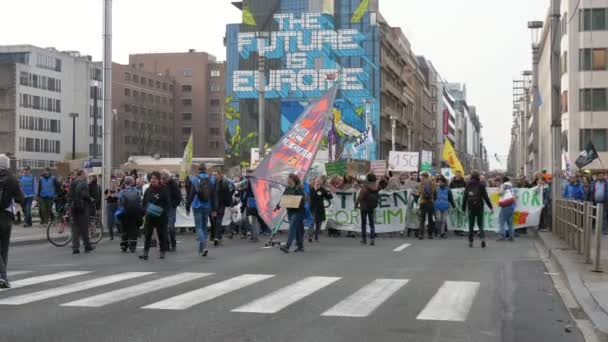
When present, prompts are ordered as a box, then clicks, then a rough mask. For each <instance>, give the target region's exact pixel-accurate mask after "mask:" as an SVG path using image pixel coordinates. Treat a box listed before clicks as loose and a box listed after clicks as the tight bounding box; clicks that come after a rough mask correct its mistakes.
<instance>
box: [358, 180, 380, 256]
mask: <svg viewBox="0 0 608 342" xmlns="http://www.w3.org/2000/svg"><path fill="white" fill-rule="evenodd" d="M376 180H377V179H376V175H374V174H373V173H370V174H368V175H367V177H366V182H365V184H363V186H362V187H361V190H360V191H359V196H358V197H357V206H358V207H359V209H360V211H361V243H362V244H364V245H366V244H367V223H368V221H369V238H370V243H369V244H370V246H374V245H375V239H376V222H375V215H374V212H375V210H376V208H377V207H378V202H379V200H380V199H379V194H378V191H379V190H378V185H377V184H376Z"/></svg>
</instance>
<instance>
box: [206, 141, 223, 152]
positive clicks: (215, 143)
mask: <svg viewBox="0 0 608 342" xmlns="http://www.w3.org/2000/svg"><path fill="white" fill-rule="evenodd" d="M209 148H210V149H212V150H217V149H218V148H220V142H219V141H210V142H209Z"/></svg>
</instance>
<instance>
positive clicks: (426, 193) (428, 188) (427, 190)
mask: <svg viewBox="0 0 608 342" xmlns="http://www.w3.org/2000/svg"><path fill="white" fill-rule="evenodd" d="M420 197H421V198H422V199H423V200H426V201H432V200H433V183H431V181H428V180H427V181H423V182H422V193H421V194H420Z"/></svg>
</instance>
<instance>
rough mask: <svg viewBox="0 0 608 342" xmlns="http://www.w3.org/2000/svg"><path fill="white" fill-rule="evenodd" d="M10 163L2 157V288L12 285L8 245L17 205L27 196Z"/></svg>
mask: <svg viewBox="0 0 608 342" xmlns="http://www.w3.org/2000/svg"><path fill="white" fill-rule="evenodd" d="M8 167H9V165H8V163H7V162H6V160H5V159H2V158H0V194H1V195H2V196H1V197H0V288H4V289H6V288H9V287H11V285H10V283H9V281H8V275H7V272H6V268H7V262H8V247H9V243H10V240H11V230H12V228H13V220H14V219H15V216H14V215H15V208H14V207H15V205H14V203H15V202H16V203H18V204H19V205H21V206H23V203H24V202H25V197H24V196H23V192H21V188H20V187H19V182H18V181H17V178H16V177H15V176H13V175H12V174H11V173H10V172H9V171H8Z"/></svg>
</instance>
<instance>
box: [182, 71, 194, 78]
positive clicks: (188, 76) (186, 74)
mask: <svg viewBox="0 0 608 342" xmlns="http://www.w3.org/2000/svg"><path fill="white" fill-rule="evenodd" d="M182 76H184V77H185V78H191V77H192V69H184V70H183V71H182Z"/></svg>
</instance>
